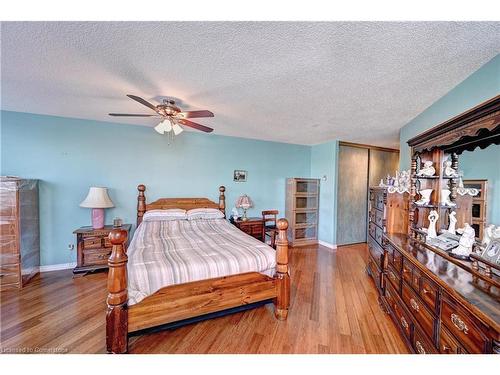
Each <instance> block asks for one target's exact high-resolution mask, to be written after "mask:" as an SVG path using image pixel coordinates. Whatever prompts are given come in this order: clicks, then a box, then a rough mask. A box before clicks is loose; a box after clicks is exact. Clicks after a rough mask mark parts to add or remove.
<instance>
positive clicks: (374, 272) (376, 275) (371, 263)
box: [367, 256, 381, 289]
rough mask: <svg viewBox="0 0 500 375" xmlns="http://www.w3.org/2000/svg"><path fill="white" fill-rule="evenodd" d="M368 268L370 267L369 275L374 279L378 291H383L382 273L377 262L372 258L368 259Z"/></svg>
mask: <svg viewBox="0 0 500 375" xmlns="http://www.w3.org/2000/svg"><path fill="white" fill-rule="evenodd" d="M367 267H368V273H369V274H370V276H371V277H372V278H373V281H374V282H375V285H376V286H377V288H378V289H381V278H380V275H381V272H380V269H379V268H378V267H377V265H376V264H375V260H374V259H373V258H372V257H371V256H369V257H368V266H367Z"/></svg>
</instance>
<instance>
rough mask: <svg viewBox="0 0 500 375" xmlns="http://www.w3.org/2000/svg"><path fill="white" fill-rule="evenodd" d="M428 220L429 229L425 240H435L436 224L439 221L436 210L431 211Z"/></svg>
mask: <svg viewBox="0 0 500 375" xmlns="http://www.w3.org/2000/svg"><path fill="white" fill-rule="evenodd" d="M427 218H428V219H429V227H428V228H427V238H436V237H437V233H436V222H437V220H438V219H439V215H438V213H437V211H436V210H432V211H431V212H430V213H429V216H428V217H427Z"/></svg>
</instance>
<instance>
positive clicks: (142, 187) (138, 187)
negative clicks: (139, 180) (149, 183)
mask: <svg viewBox="0 0 500 375" xmlns="http://www.w3.org/2000/svg"><path fill="white" fill-rule="evenodd" d="M137 190H139V191H142V192H145V191H146V186H144V185H143V184H140V185H139V186H137Z"/></svg>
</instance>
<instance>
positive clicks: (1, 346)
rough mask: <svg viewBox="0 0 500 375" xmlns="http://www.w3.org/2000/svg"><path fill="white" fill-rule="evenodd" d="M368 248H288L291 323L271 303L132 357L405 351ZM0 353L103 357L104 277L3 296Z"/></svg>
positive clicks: (133, 345)
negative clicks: (369, 270) (370, 272)
mask: <svg viewBox="0 0 500 375" xmlns="http://www.w3.org/2000/svg"><path fill="white" fill-rule="evenodd" d="M366 257H367V250H366V245H364V244H362V245H352V246H344V247H341V248H339V249H338V250H337V251H332V250H329V249H327V248H325V247H322V246H319V247H304V248H294V249H291V260H290V264H291V270H292V271H291V278H292V286H293V288H292V298H291V307H290V313H289V315H288V320H287V321H285V322H280V321H277V320H276V319H275V318H274V316H273V314H272V308H273V307H272V304H269V305H266V306H262V307H258V308H256V309H253V310H248V311H244V312H239V313H236V314H232V315H228V316H224V317H220V318H216V319H211V320H207V321H203V322H200V323H195V324H191V325H188V326H184V327H181V328H177V329H173V330H165V331H162V332H157V333H150V334H147V335H141V336H135V337H132V338H131V340H130V344H129V349H130V352H131V353H408V351H407V349H406V348H405V345H404V344H403V341H402V340H401V338H400V336H399V334H398V333H397V331H396V329H395V327H394V326H393V323H392V322H391V321H390V318H389V316H388V315H386V314H384V313H383V312H382V310H381V309H380V307H379V306H378V303H377V293H376V290H375V286H374V285H373V282H372V281H371V279H370V278H369V277H368V276H367V275H366V273H365V264H366ZM0 298H1V309H0V314H1V316H0V324H1V327H0V328H1V329H0V350H1V352H3V353H9V352H11V353H12V352H14V353H15V352H44V353H46V352H50V353H53V352H55V353H67V352H71V353H104V352H105V298H106V273H102V272H101V273H95V274H89V275H87V276H84V277H76V278H72V273H71V271H70V270H67V271H55V272H47V273H44V274H42V275H41V276H39V277H38V276H37V277H36V278H35V279H34V280H33V281H32V282H31V283H30V284H28V285H27V286H26V287H25V288H24V289H22V290H21V291H8V292H2V293H1V295H0Z"/></svg>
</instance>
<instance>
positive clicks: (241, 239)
mask: <svg viewBox="0 0 500 375" xmlns="http://www.w3.org/2000/svg"><path fill="white" fill-rule="evenodd" d="M127 255H128V265H127V270H128V292H129V301H128V304H129V306H130V305H134V304H136V303H138V302H140V301H141V300H142V299H144V298H145V297H147V296H148V295H151V294H153V293H154V292H156V291H157V290H159V289H161V288H162V287H165V286H168V285H174V284H181V283H186V282H190V281H197V280H203V279H211V278H215V277H221V276H227V275H234V274H238V273H244V272H261V273H264V274H267V275H269V276H272V275H273V273H274V269H275V266H276V254H275V251H274V249H272V248H271V247H270V246H268V245H266V244H264V243H262V242H260V241H259V240H257V239H255V238H253V237H251V236H249V235H247V234H245V233H243V232H242V231H240V230H239V229H238V228H236V227H235V226H234V225H232V224H230V223H229V222H228V221H226V220H225V219H215V220H191V221H189V220H171V221H147V222H143V223H142V224H141V225H139V227H138V228H137V230H136V231H135V234H134V237H133V239H132V241H131V243H130V246H129V248H128V250H127Z"/></svg>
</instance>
